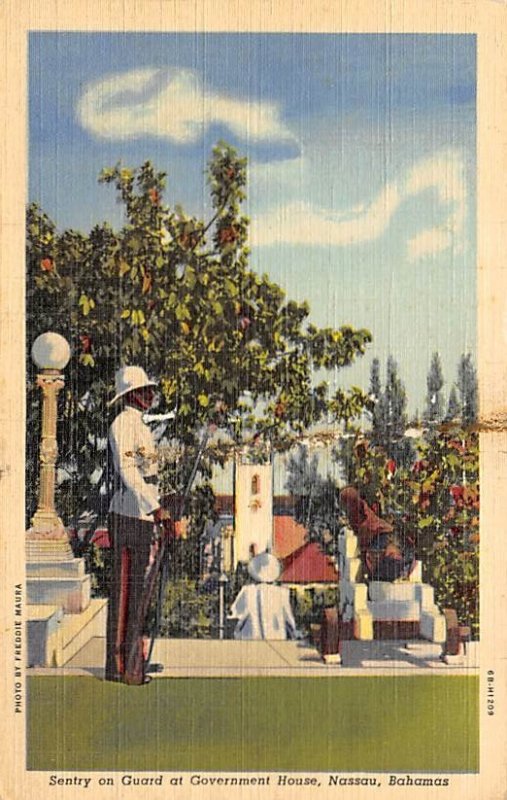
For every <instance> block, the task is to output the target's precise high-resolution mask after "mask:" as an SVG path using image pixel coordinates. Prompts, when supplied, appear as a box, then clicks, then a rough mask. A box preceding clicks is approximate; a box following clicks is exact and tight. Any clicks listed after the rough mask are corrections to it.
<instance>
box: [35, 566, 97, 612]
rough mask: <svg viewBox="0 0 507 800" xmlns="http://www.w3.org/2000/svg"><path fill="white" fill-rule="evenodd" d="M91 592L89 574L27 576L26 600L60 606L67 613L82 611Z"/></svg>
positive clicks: (88, 600) (37, 603) (38, 603)
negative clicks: (75, 575) (74, 575)
mask: <svg viewBox="0 0 507 800" xmlns="http://www.w3.org/2000/svg"><path fill="white" fill-rule="evenodd" d="M90 594H91V577H90V575H86V574H85V575H78V576H77V577H59V576H57V577H53V576H51V577H49V576H47V577H28V578H27V582H26V597H27V602H28V603H29V604H31V605H52V606H62V608H63V610H64V611H65V612H66V613H68V614H79V613H81V612H82V611H84V610H85V609H86V608H87V606H88V604H89V602H90Z"/></svg>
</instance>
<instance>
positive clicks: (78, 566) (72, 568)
mask: <svg viewBox="0 0 507 800" xmlns="http://www.w3.org/2000/svg"><path fill="white" fill-rule="evenodd" d="M84 574H85V562H84V558H68V559H66V560H65V561H42V562H41V561H39V562H36V561H27V564H26V575H27V578H52V577H55V578H80V577H82V576H83V575H84Z"/></svg>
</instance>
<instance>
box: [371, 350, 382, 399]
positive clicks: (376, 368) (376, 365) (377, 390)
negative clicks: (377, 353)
mask: <svg viewBox="0 0 507 800" xmlns="http://www.w3.org/2000/svg"><path fill="white" fill-rule="evenodd" d="M381 392H382V385H381V382H380V361H379V360H378V358H374V359H373V361H372V362H371V369H370V397H371V399H372V400H374V401H375V402H376V401H377V400H378V399H379V397H380V395H381Z"/></svg>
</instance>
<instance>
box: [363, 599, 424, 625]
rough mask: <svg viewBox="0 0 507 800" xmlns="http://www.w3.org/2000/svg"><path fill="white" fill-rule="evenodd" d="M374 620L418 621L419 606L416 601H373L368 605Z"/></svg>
mask: <svg viewBox="0 0 507 800" xmlns="http://www.w3.org/2000/svg"><path fill="white" fill-rule="evenodd" d="M368 609H369V611H371V614H372V616H373V619H374V620H393V621H394V620H409V621H412V620H414V621H416V620H417V621H418V620H419V619H420V617H421V606H420V603H418V602H417V601H416V600H375V601H372V602H369V603H368Z"/></svg>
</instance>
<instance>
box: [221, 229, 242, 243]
mask: <svg viewBox="0 0 507 800" xmlns="http://www.w3.org/2000/svg"><path fill="white" fill-rule="evenodd" d="M237 238H238V232H237V230H236V228H235V227H234V225H230V226H229V227H228V228H222V230H221V231H219V233H218V241H219V242H220V244H230V243H232V242H235V241H236V239H237Z"/></svg>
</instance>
